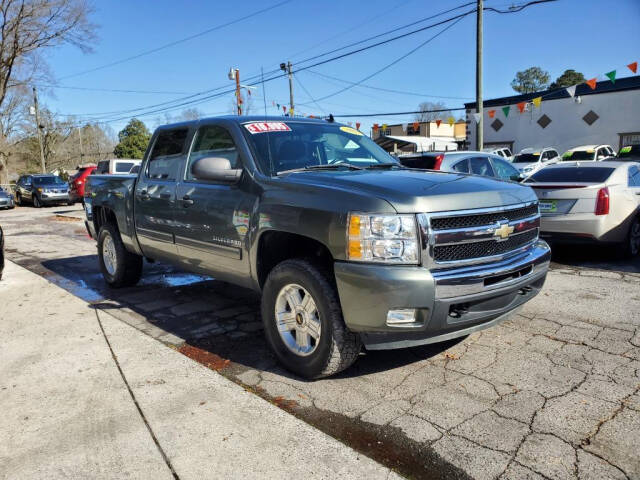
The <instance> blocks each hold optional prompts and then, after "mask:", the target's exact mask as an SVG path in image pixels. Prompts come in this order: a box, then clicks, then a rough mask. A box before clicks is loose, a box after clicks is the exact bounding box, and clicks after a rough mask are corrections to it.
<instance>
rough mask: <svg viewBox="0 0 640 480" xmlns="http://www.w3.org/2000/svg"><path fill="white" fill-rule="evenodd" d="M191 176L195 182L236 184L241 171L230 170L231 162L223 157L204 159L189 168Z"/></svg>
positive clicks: (238, 169)
mask: <svg viewBox="0 0 640 480" xmlns="http://www.w3.org/2000/svg"><path fill="white" fill-rule="evenodd" d="M191 174H192V175H193V178H194V179H196V180H205V181H211V182H221V183H238V181H239V180H240V176H241V175H242V169H241V168H236V169H233V168H231V162H230V161H229V159H227V158H223V157H204V158H201V159H200V160H197V161H196V162H195V163H194V164H193V165H192V166H191Z"/></svg>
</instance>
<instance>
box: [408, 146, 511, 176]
mask: <svg viewBox="0 0 640 480" xmlns="http://www.w3.org/2000/svg"><path fill="white" fill-rule="evenodd" d="M398 162H400V163H401V164H402V165H404V166H405V167H408V168H421V169H427V170H442V171H444V172H459V173H472V174H474V175H484V176H485V177H494V178H498V179H500V180H511V181H515V182H517V181H520V179H521V175H520V172H519V171H518V170H517V169H516V168H514V167H513V165H511V163H509V162H508V161H506V160H505V159H504V158H502V157H500V156H498V155H492V154H490V153H486V152H474V151H459V152H429V153H424V154H417V155H403V156H401V157H398Z"/></svg>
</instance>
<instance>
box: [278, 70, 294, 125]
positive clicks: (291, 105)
mask: <svg viewBox="0 0 640 480" xmlns="http://www.w3.org/2000/svg"><path fill="white" fill-rule="evenodd" d="M291 67H292V65H291V62H287V63H281V64H280V70H282V71H283V72H287V74H288V76H289V112H290V114H291V115H292V116H293V115H294V113H295V110H294V109H293V74H292V73H291Z"/></svg>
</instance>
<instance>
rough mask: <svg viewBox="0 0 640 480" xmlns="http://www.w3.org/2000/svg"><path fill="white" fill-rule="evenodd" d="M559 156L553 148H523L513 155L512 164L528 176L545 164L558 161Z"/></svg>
mask: <svg viewBox="0 0 640 480" xmlns="http://www.w3.org/2000/svg"><path fill="white" fill-rule="evenodd" d="M560 160H561V159H560V156H559V155H558V152H557V150H556V149H555V148H525V149H523V150H521V151H520V153H518V154H517V155H516V156H514V157H513V161H512V162H511V163H513V166H514V167H516V168H517V169H518V170H520V172H521V173H522V174H523V175H525V176H529V175H531V174H533V173H535V172H537V171H538V170H540V169H541V168H543V167H545V166H546V165H550V164H552V163H557V162H559V161H560Z"/></svg>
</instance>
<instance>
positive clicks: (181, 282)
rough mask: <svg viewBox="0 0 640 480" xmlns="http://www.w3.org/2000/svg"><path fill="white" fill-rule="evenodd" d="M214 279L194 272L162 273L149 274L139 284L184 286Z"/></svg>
mask: <svg viewBox="0 0 640 480" xmlns="http://www.w3.org/2000/svg"><path fill="white" fill-rule="evenodd" d="M209 280H213V278H211V277H207V276H204V275H195V274H192V273H171V274H166V273H162V274H160V275H148V276H146V277H143V278H142V279H141V280H140V282H139V283H138V285H157V284H160V285H162V286H168V287H183V286H185V285H192V284H194V283H200V282H207V281H209Z"/></svg>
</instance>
